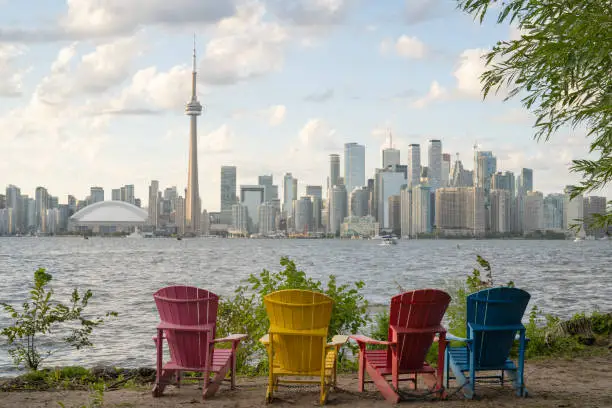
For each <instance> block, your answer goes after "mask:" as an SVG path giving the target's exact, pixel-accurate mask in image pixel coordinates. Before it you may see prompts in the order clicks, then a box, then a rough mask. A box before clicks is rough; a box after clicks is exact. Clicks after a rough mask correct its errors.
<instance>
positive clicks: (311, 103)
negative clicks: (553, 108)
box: [0, 0, 612, 211]
mask: <svg viewBox="0 0 612 408" xmlns="http://www.w3.org/2000/svg"><path fill="white" fill-rule="evenodd" d="M85 3H86V2H81V1H72V2H71V3H70V6H66V5H65V4H64V3H63V2H60V1H55V2H49V3H45V4H44V5H43V6H41V9H40V12H39V13H38V14H37V15H38V16H39V17H34V16H30V14H29V13H27V9H26V8H27V7H26V6H24V5H23V4H18V3H15V2H12V3H0V24H2V25H3V26H4V27H7V28H6V30H4V31H3V33H2V37H1V38H0V41H1V42H0V73H1V74H2V77H3V78H9V79H8V80H5V81H3V82H2V83H0V128H2V134H0V141H1V142H2V143H3V150H5V149H6V150H5V155H4V156H3V160H2V161H1V162H0V185H4V186H6V185H8V184H15V185H17V186H19V187H20V188H21V190H22V192H23V193H24V194H28V195H30V197H32V196H33V195H34V191H35V189H36V187H38V186H44V187H46V188H47V190H48V191H49V192H50V193H51V194H53V195H54V196H58V197H60V200H61V201H62V202H63V201H64V200H65V198H66V196H67V195H68V194H72V195H75V196H77V197H81V198H82V197H84V196H85V195H87V194H88V193H89V189H90V187H91V186H101V187H103V188H104V190H105V191H106V198H107V199H109V198H110V191H111V188H118V187H119V186H123V185H126V184H134V185H135V191H136V195H137V196H138V197H139V198H141V199H142V200H143V201H146V197H147V194H146V192H147V188H148V186H149V184H150V182H151V180H158V181H159V184H160V186H164V187H165V186H177V189H178V191H183V190H184V188H185V187H187V185H186V174H185V169H186V167H187V164H188V156H187V149H186V143H185V142H186V141H187V140H188V137H189V133H188V127H187V124H186V123H185V117H184V115H183V113H184V111H183V106H184V104H185V102H186V101H187V100H188V97H189V94H190V90H191V89H190V85H191V84H190V81H189V79H190V75H191V71H192V69H191V66H190V65H191V64H190V61H189V60H188V58H186V57H187V56H188V55H189V54H188V53H189V51H190V48H191V35H192V33H193V32H194V31H195V32H196V33H197V34H198V36H199V37H201V38H202V39H203V41H201V43H202V44H204V45H203V46H201V47H200V48H201V49H200V50H199V51H200V54H201V55H203V56H202V57H201V58H200V59H199V61H198V70H199V72H200V73H201V75H200V76H199V82H198V85H199V88H200V89H201V92H200V94H199V95H198V96H199V99H200V100H201V101H202V102H203V104H204V105H207V106H208V109H207V111H208V112H207V115H206V118H205V121H203V122H204V123H202V124H200V126H199V128H198V130H199V133H200V134H201V136H200V140H199V142H200V149H199V156H198V159H199V161H200V164H201V166H200V170H199V180H200V190H199V193H200V196H201V198H202V207H201V208H202V209H208V210H209V211H216V210H218V206H219V191H220V172H219V168H220V167H221V166H222V165H233V166H236V167H237V169H238V170H237V181H236V184H237V185H238V186H240V185H253V184H256V182H257V177H258V176H259V175H264V174H272V175H273V176H274V179H275V180H276V182H277V183H279V184H280V180H282V178H283V176H284V174H285V173H287V172H290V173H292V174H293V176H294V177H295V178H297V179H298V180H299V183H300V184H299V185H300V190H299V194H300V195H301V193H302V192H303V191H304V188H305V186H306V185H308V184H311V185H322V186H323V187H324V188H325V186H326V180H327V176H328V173H329V171H328V170H329V163H328V155H329V153H338V154H340V155H341V160H342V161H341V169H344V162H343V160H344V157H343V155H342V148H343V144H344V143H347V142H356V143H359V144H363V145H365V146H366V152H365V175H366V178H371V177H372V176H373V174H374V169H375V168H378V167H380V165H381V148H383V147H386V137H387V136H388V129H389V128H390V129H391V131H392V133H393V141H394V146H395V147H396V148H398V149H399V150H400V154H401V162H402V163H406V159H407V156H408V145H409V144H412V143H418V144H420V146H421V161H422V164H423V165H428V163H427V162H426V156H427V148H428V144H427V143H428V141H429V140H430V139H440V140H442V151H443V152H444V153H448V154H450V155H451V160H452V161H451V164H452V163H453V162H454V159H455V154H456V153H457V152H459V153H460V159H461V160H462V162H463V165H464V166H465V168H467V169H472V167H473V165H472V157H473V152H472V145H473V144H474V143H475V142H478V143H479V144H480V149H481V150H484V151H493V153H494V154H495V155H496V156H497V158H498V163H497V167H498V169H500V170H510V171H513V172H514V173H515V174H517V175H518V174H519V173H520V171H521V169H522V168H523V167H526V168H532V169H533V170H534V173H535V177H534V178H535V181H534V188H535V189H536V190H538V191H542V192H543V193H544V194H547V193H552V192H559V191H562V189H563V187H565V185H568V184H572V183H575V182H576V181H578V180H579V177H578V175H576V174H570V173H569V170H568V163H569V162H570V161H571V159H572V158H584V157H587V154H586V152H587V141H586V140H584V139H583V137H582V136H583V135H584V132H583V131H581V130H579V129H578V130H576V131H573V132H572V131H567V130H562V131H561V132H560V133H559V134H557V135H556V136H555V137H554V138H553V139H552V141H551V142H549V143H536V142H535V141H533V139H532V134H533V131H532V129H531V122H530V117H529V115H528V114H527V113H526V112H525V111H524V110H523V109H521V108H520V106H519V105H518V104H517V103H516V102H512V103H502V102H501V101H500V100H499V98H497V99H495V98H493V99H492V100H488V101H486V102H481V101H480V96H479V92H478V91H479V84H478V80H477V79H478V74H479V73H480V71H481V69H482V66H481V61H480V60H479V59H478V56H479V55H480V54H481V53H482V49H484V48H487V47H490V46H491V45H492V44H493V43H494V42H495V41H496V40H497V39H499V38H510V37H512V36H515V35H517V32H516V30H513V29H511V28H509V27H506V26H495V25H494V24H492V23H490V24H485V25H484V26H483V27H479V26H478V25H477V24H476V23H473V22H472V21H471V18H470V17H468V16H465V15H462V14H461V13H459V12H458V11H456V10H453V7H452V5H451V6H450V7H449V5H448V4H445V2H442V1H428V2H419V1H416V0H413V1H411V2H407V3H404V5H399V3H398V4H394V5H388V4H387V5H386V6H381V5H374V4H368V5H365V4H362V5H359V6H353V5H352V3H349V2H346V3H345V2H336V3H334V4H333V5H332V3H327V4H324V3H318V4H319V5H318V6H313V9H312V10H309V13H306V12H304V9H303V8H300V7H297V8H296V9H295V10H287V9H283V8H279V7H280V6H278V4H279V3H278V2H274V1H267V2H236V4H237V6H236V8H234V7H233V6H232V5H231V4H230V2H205V1H204V2H202V1H199V2H196V1H195V0H184V1H183V2H182V3H184V6H185V7H184V9H180V10H178V9H177V13H178V17H177V18H176V20H171V19H169V17H167V16H166V15H165V14H167V13H164V10H165V8H164V7H167V6H165V2H161V1H160V2H158V1H153V2H151V4H150V7H148V9H147V10H136V11H134V12H131V11H130V12H125V13H122V14H121V15H119V14H114V11H113V8H112V7H111V5H110V3H112V2H111V1H107V2H102V3H100V4H99V5H97V6H95V7H97V8H98V9H99V11H100V12H101V13H102V14H104V15H105V16H107V17H108V18H107V19H104V20H103V21H102V20H100V21H89V20H88V19H89V16H90V15H91V14H92V13H90V12H89V11H92V10H88V9H87V8H85V6H84V5H85ZM221 3H223V4H221ZM300 4H305V3H300ZM406 5H408V6H406ZM125 7H127V8H128V9H129V8H131V7H133V6H132V5H131V4H127V5H125ZM134 7H140V6H138V5H135V6H134ZM326 7H329V8H326ZM334 7H336V8H334ZM296 11H297V12H298V13H300V15H299V16H298V17H301V18H297V19H296V18H295V17H296V16H295V15H291V14H292V13H294V12H296ZM393 15H397V16H401V17H397V18H395V19H393V18H391V17H390V16H393ZM370 16H377V17H370ZM50 20H51V21H56V23H49V21H50ZM306 20H307V21H306ZM315 22H317V23H316V24H315ZM340 22H341V23H342V24H337V23H340ZM33 26H38V28H32V27H33ZM144 31H146V35H145V32H144ZM253 44H256V45H257V44H258V45H260V46H261V47H260V48H257V49H258V50H259V52H257V51H254V48H256V47H253ZM296 50H298V51H299V52H292V51H296ZM298 54H299V55H298ZM348 61H356V62H357V63H351V64H350V69H349V68H348V67H347V66H346V65H347V62H348ZM611 190H612V187H610V186H608V188H607V189H605V190H603V191H599V192H594V193H593V194H594V195H605V196H607V197H610V196H612V193H611ZM143 204H144V202H143Z"/></svg>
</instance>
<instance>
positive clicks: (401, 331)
mask: <svg viewBox="0 0 612 408" xmlns="http://www.w3.org/2000/svg"><path fill="white" fill-rule="evenodd" d="M389 327H391V330H393V331H394V332H396V333H398V334H426V333H446V328H445V327H444V326H442V325H437V326H431V327H422V328H419V329H414V328H410V327H401V326H395V325H390V326H389Z"/></svg>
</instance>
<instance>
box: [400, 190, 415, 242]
mask: <svg viewBox="0 0 612 408" xmlns="http://www.w3.org/2000/svg"><path fill="white" fill-rule="evenodd" d="M400 207H401V208H400V211H401V215H400V217H401V218H400V224H401V235H402V237H412V188H410V187H408V186H407V185H405V186H403V187H402V189H401V191H400Z"/></svg>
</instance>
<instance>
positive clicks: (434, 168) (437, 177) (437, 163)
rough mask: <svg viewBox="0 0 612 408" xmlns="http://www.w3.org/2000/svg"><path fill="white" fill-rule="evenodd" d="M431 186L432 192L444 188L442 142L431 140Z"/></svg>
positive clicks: (429, 154)
mask: <svg viewBox="0 0 612 408" xmlns="http://www.w3.org/2000/svg"><path fill="white" fill-rule="evenodd" d="M428 158H429V160H428V162H427V167H429V172H428V178H429V186H430V187H431V190H432V191H435V190H436V189H437V188H439V187H441V186H442V141H441V140H438V139H431V140H430V141H429V146H428Z"/></svg>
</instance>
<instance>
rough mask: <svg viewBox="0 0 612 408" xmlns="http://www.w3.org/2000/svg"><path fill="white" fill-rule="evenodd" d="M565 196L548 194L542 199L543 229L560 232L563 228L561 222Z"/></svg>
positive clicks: (562, 221) (563, 224)
mask: <svg viewBox="0 0 612 408" xmlns="http://www.w3.org/2000/svg"><path fill="white" fill-rule="evenodd" d="M564 205H565V196H564V195H563V194H549V195H547V196H546V197H544V209H543V215H544V229H545V230H553V231H554V230H557V231H562V230H563V229H564V226H565V222H564V220H563V213H564V211H563V206H564Z"/></svg>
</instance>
